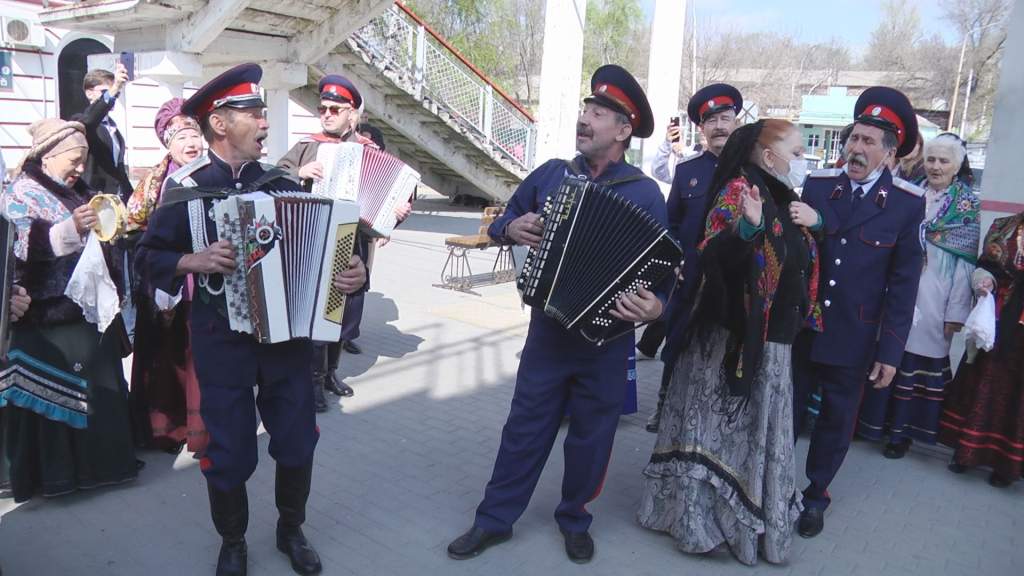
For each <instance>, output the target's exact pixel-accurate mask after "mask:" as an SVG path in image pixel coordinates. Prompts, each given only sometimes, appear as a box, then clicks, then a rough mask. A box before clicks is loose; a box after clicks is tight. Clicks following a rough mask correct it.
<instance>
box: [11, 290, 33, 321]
mask: <svg viewBox="0 0 1024 576" xmlns="http://www.w3.org/2000/svg"><path fill="white" fill-rule="evenodd" d="M31 304H32V298H31V297H30V296H29V295H28V292H26V291H25V289H24V288H22V287H21V286H18V285H17V284H15V285H14V286H12V287H11V322H17V321H18V320H20V319H21V317H22V316H24V315H25V312H28V307H29V305H31Z"/></svg>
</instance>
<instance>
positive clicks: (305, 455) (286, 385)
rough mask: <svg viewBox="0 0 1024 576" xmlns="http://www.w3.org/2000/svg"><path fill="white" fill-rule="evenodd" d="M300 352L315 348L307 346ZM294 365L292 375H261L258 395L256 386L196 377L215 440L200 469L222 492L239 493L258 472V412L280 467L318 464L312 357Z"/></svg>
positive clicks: (201, 409)
mask: <svg viewBox="0 0 1024 576" xmlns="http://www.w3.org/2000/svg"><path fill="white" fill-rule="evenodd" d="M299 349H300V350H311V347H309V346H308V344H307V345H306V346H304V347H301V348H299ZM300 356H301V355H300ZM292 364H293V366H291V369H290V370H289V371H288V374H287V375H282V374H278V375H276V377H275V378H273V379H270V378H265V377H264V375H263V374H260V375H259V376H258V377H257V389H258V390H257V392H256V394H254V393H253V387H252V386H251V385H250V386H238V385H237V384H235V383H234V382H230V381H228V382H226V383H228V384H229V385H223V384H224V383H225V382H222V381H220V380H217V379H212V378H205V379H204V378H203V376H204V375H203V374H202V373H198V374H197V376H198V377H199V388H200V400H199V412H200V414H201V415H202V417H203V423H204V424H205V425H206V430H207V431H208V432H209V435H210V443H209V446H208V447H207V449H206V452H205V454H204V455H203V458H202V460H201V461H200V467H201V468H202V471H203V474H204V475H205V476H206V480H207V482H209V483H210V484H211V485H212V486H214V487H215V488H217V489H218V490H221V491H225V492H226V491H228V490H231V489H232V488H235V487H236V486H238V485H239V484H242V483H244V482H245V481H246V480H248V479H249V477H250V476H252V473H253V471H255V470H256V463H257V446H256V427H257V424H258V422H257V420H256V410H257V409H258V410H259V414H260V418H261V419H262V421H263V426H264V427H265V428H266V429H267V433H268V434H269V436H270V448H269V452H270V456H271V457H272V458H273V459H274V460H275V461H276V462H277V463H278V464H280V465H282V466H286V467H288V468H298V467H301V466H305V465H307V464H309V463H310V461H311V460H312V459H313V450H314V448H316V443H317V439H319V437H320V432H319V429H318V428H317V426H316V413H315V411H314V409H313V387H312V386H311V385H310V382H311V381H312V377H313V376H312V372H311V368H310V358H309V353H308V352H307V353H306V354H305V355H304V356H303V357H302V358H301V361H300V360H299V359H297V361H295V362H293V363H292ZM197 368H198V366H197ZM228 380H230V379H228ZM231 384H234V385H231Z"/></svg>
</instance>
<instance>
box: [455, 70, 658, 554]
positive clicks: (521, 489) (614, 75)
mask: <svg viewBox="0 0 1024 576" xmlns="http://www.w3.org/2000/svg"><path fill="white" fill-rule="evenodd" d="M591 89H592V92H593V93H592V94H591V95H590V96H589V97H587V98H586V99H585V104H584V108H583V110H582V111H581V113H580V117H579V120H578V122H577V127H576V149H577V151H578V152H579V155H578V156H576V157H575V158H574V159H573V160H572V161H571V162H567V161H565V160H557V159H556V160H551V161H549V162H546V163H545V164H543V165H542V166H540V167H539V168H537V169H536V170H534V171H533V172H532V173H531V174H530V175H529V176H527V178H526V179H525V180H524V181H523V183H522V184H521V185H520V186H519V188H518V189H517V190H516V192H515V195H514V196H513V197H512V199H511V201H510V202H509V205H508V208H507V210H506V212H505V214H504V215H503V216H502V217H501V218H499V219H498V220H496V221H495V222H494V223H493V224H492V225H491V227H490V230H489V233H490V235H491V237H492V238H494V239H495V240H496V241H499V242H502V243H505V244H520V245H526V246H530V247H533V248H536V247H537V246H538V245H539V243H540V242H541V234H542V232H543V225H542V222H541V218H540V214H539V213H540V211H541V209H542V207H543V206H544V204H545V200H546V199H547V198H548V196H549V195H552V194H554V192H555V191H556V190H557V189H558V187H559V185H560V184H561V183H562V181H563V179H565V178H566V177H567V176H569V175H574V176H577V177H582V178H587V179H590V180H592V181H594V182H596V183H598V184H602V185H605V186H608V187H610V188H611V189H612V191H613V193H614V194H617V195H620V196H621V197H623V198H625V199H627V200H629V201H630V202H632V203H633V204H635V205H637V206H639V207H640V208H641V209H643V210H646V211H647V212H648V213H649V214H650V215H651V216H652V217H653V218H654V219H655V220H657V221H658V222H659V223H660V224H661V225H663V226H664V225H666V223H667V218H666V214H665V200H664V197H663V196H662V194H661V191H660V189H659V188H658V185H657V184H656V183H655V182H654V181H653V180H651V179H650V178H648V177H646V176H645V175H644V174H643V173H642V172H641V171H640V170H639V169H638V168H636V167H634V166H631V165H630V164H628V163H626V161H625V151H626V149H627V148H628V147H629V142H630V139H631V138H632V137H633V136H637V137H641V138H646V137H648V136H650V135H651V133H652V131H653V129H654V127H653V124H654V121H653V118H652V114H651V109H650V106H649V104H648V103H647V97H646V95H645V94H644V91H643V89H642V88H641V87H640V85H639V84H638V83H637V82H636V80H635V79H634V78H633V76H632V75H630V74H629V72H627V71H626V70H624V69H622V68H620V67H619V66H614V65H609V66H603V67H601V68H600V69H598V70H597V72H595V73H594V76H593V78H592V79H591ZM608 233H609V234H615V233H616V232H615V230H609V231H608ZM666 292H667V290H663V289H662V288H659V289H658V290H656V292H651V291H648V290H645V289H643V288H640V289H639V290H638V293H627V294H625V295H624V296H623V297H621V298H620V299H619V300H618V301H617V304H616V310H615V311H613V313H612V314H613V315H614V316H615V317H616V318H618V319H620V320H625V321H627V322H647V321H651V320H654V319H657V318H658V317H659V316H661V312H662V308H663V306H664V301H665V299H666ZM631 344H632V339H630V338H619V339H617V340H613V341H611V342H609V343H608V344H606V345H604V346H600V347H599V346H595V345H594V344H592V343H590V342H588V341H587V340H586V339H584V338H583V337H582V336H581V335H579V334H578V333H574V332H570V331H568V330H567V329H565V328H563V327H562V325H561V324H559V323H558V322H556V321H555V320H554V319H552V318H549V317H548V316H546V315H545V314H544V311H543V310H540V309H538V308H534V309H533V312H532V315H531V319H530V328H529V333H528V334H527V337H526V345H525V347H524V349H523V352H522V356H521V359H520V363H519V372H518V376H517V379H516V388H515V394H514V396H513V399H512V406H511V410H510V412H509V415H508V420H507V422H506V423H505V427H504V430H503V431H502V436H501V446H500V448H499V449H498V455H497V459H496V461H495V464H494V472H493V475H492V476H491V480H490V482H489V483H488V484H487V488H486V491H485V493H484V499H483V502H481V503H480V506H479V507H478V508H477V511H476V518H475V520H474V522H473V526H472V528H471V529H470V530H469V531H468V532H466V533H465V534H463V535H462V536H460V537H459V538H457V539H456V540H455V541H454V542H452V543H451V544H450V545H449V546H448V555H449V556H450V557H452V558H454V559H457V560H462V559H466V558H472V557H474V556H476V555H478V554H480V553H481V552H483V551H484V550H485V549H486V548H487V547H489V546H491V545H493V544H498V543H500V542H503V541H505V540H507V539H508V538H509V537H511V535H512V525H513V523H515V521H516V520H517V519H518V518H519V516H520V515H521V514H522V513H523V511H524V510H525V509H526V505H527V503H528V502H529V500H530V496H531V495H532V494H533V490H534V488H535V487H536V485H537V481H538V479H539V478H540V474H541V471H542V469H543V467H544V462H545V461H547V458H548V454H549V453H550V452H551V447H552V444H553V443H554V440H555V436H556V435H557V434H558V428H559V425H560V423H561V422H562V417H563V414H565V411H566V408H567V406H569V407H571V410H570V412H571V416H570V422H569V430H568V434H567V435H566V439H565V472H564V476H563V481H562V502H561V503H560V504H559V506H558V508H557V510H556V511H555V519H556V520H557V522H558V525H559V528H560V529H561V531H562V534H563V535H564V537H565V549H566V553H567V555H568V556H569V558H570V559H571V560H572V561H574V562H587V561H589V560H590V559H591V557H592V556H593V554H594V543H593V540H591V538H590V535H589V533H588V530H589V527H590V523H591V519H592V518H591V515H590V513H588V512H587V510H586V508H585V506H586V504H587V503H588V502H590V501H591V500H593V499H594V498H595V497H596V496H597V494H598V493H599V491H600V489H601V484H602V482H603V480H604V474H605V470H606V468H607V465H608V461H609V458H610V457H611V449H612V441H613V439H614V437H615V429H616V426H617V425H618V420H619V413H620V411H621V408H622V400H623V397H624V396H625V386H626V379H625V378H624V377H623V375H624V374H625V373H626V363H627V358H628V356H629V353H630V348H631Z"/></svg>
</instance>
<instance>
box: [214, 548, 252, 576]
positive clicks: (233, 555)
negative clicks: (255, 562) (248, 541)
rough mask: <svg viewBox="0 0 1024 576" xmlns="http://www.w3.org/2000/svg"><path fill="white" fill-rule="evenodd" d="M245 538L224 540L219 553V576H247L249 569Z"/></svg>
mask: <svg viewBox="0 0 1024 576" xmlns="http://www.w3.org/2000/svg"><path fill="white" fill-rule="evenodd" d="M247 556H248V550H247V549H246V546H245V540H238V541H234V542H229V541H227V540H225V541H224V543H223V544H221V545H220V554H219V555H217V576H245V575H246V572H247V570H248V568H247V566H246V565H247V563H248V558H247Z"/></svg>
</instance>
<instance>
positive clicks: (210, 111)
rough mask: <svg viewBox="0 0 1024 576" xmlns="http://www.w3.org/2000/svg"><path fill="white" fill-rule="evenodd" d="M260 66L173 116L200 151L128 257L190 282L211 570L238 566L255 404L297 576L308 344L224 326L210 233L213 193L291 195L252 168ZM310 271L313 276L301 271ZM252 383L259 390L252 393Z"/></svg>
mask: <svg viewBox="0 0 1024 576" xmlns="http://www.w3.org/2000/svg"><path fill="white" fill-rule="evenodd" d="M262 75H263V71H262V69H261V68H260V67H259V66H257V65H256V64H242V65H240V66H237V67H235V68H232V69H230V70H228V71H227V72H224V73H223V74H221V75H220V76H218V77H217V78H214V79H213V80H211V81H210V82H208V83H207V84H206V85H205V86H203V87H202V88H200V89H199V90H197V91H196V93H195V94H194V95H192V97H191V98H189V99H188V100H187V101H186V102H185V103H184V105H183V106H182V112H183V113H185V114H188V115H190V116H193V117H194V118H196V120H197V121H198V122H199V125H200V127H201V128H202V131H203V136H204V137H205V138H206V140H207V142H209V151H208V153H207V154H204V155H202V156H200V157H198V158H197V159H196V160H194V161H192V162H191V163H189V164H188V165H186V166H184V167H182V168H181V169H180V170H178V171H176V172H175V173H173V174H171V176H170V177H169V178H168V180H167V185H166V191H165V192H164V195H163V198H162V199H161V205H160V207H159V208H158V209H157V210H156V211H155V212H154V213H153V215H152V217H151V219H150V223H149V228H148V229H147V230H146V233H145V235H144V236H143V238H142V240H141V241H140V243H139V246H140V248H139V253H138V256H137V263H138V267H139V270H140V271H142V273H143V274H144V277H145V278H146V280H147V282H148V284H149V285H150V286H152V287H153V288H159V289H161V290H163V291H164V292H167V293H168V294H174V293H176V292H178V290H180V288H181V285H182V282H183V280H184V278H185V276H186V275H187V274H192V275H193V277H194V278H195V280H196V294H195V296H194V298H193V301H192V316H191V319H190V326H191V341H192V351H193V353H194V358H195V369H196V376H197V377H198V379H199V388H200V391H201V400H200V413H201V414H202V417H203V422H204V424H205V425H206V429H207V431H208V432H209V436H210V442H209V446H208V447H207V449H206V452H205V453H204V454H203V455H202V459H201V460H200V463H199V467H200V469H201V470H202V472H203V475H204V476H206V484H207V490H208V492H209V497H210V512H211V516H212V517H213V524H214V526H215V527H216V528H217V532H218V533H219V534H220V535H221V537H222V539H223V541H222V544H221V548H220V555H219V557H218V559H217V574H218V575H219V576H233V575H244V574H245V573H246V569H247V568H246V556H247V554H246V544H245V532H246V528H247V527H248V523H249V509H248V496H247V493H246V488H245V483H246V480H248V478H249V477H250V476H251V475H252V473H253V471H254V470H255V469H256V460H257V446H256V426H257V421H256V410H257V408H258V409H259V413H260V416H261V419H262V421H263V426H264V427H265V428H266V429H267V432H268V433H269V435H270V455H271V456H272V457H273V458H274V460H275V461H276V462H277V474H276V486H275V490H274V495H275V501H276V504H277V509H278V512H279V519H278V522H277V548H278V549H279V550H280V551H282V552H284V553H285V554H286V555H287V556H288V558H289V560H290V561H291V565H292V569H293V570H295V572H297V573H299V574H317V573H319V572H320V571H321V564H320V558H319V556H318V555H317V553H316V551H315V550H314V549H313V547H312V546H311V545H310V544H309V542H307V541H306V537H305V536H304V535H303V533H302V528H301V526H302V524H303V522H304V521H305V517H306V500H307V499H308V498H309V492H310V481H311V479H312V473H313V449H314V447H315V446H316V442H317V439H318V438H319V435H320V432H319V430H318V429H317V427H316V415H315V413H314V411H313V387H312V385H311V382H312V378H313V376H312V373H311V368H310V366H311V364H312V360H313V344H312V342H310V341H309V340H305V339H302V340H289V341H286V342H280V343H277V344H261V343H259V342H257V341H256V340H255V339H254V338H253V337H252V336H251V335H249V334H243V333H241V332H235V331H233V330H232V329H231V327H230V324H229V322H228V309H227V303H226V300H225V297H224V274H228V273H230V272H231V271H232V270H233V269H234V268H235V257H234V254H235V252H234V249H233V248H232V246H231V245H230V244H229V243H228V241H227V240H218V239H217V227H216V225H215V223H214V221H213V216H212V214H213V205H214V203H215V202H216V201H217V200H216V199H217V198H218V197H221V195H222V194H225V193H227V194H233V193H244V192H252V191H257V190H264V191H265V190H275V191H301V190H302V187H301V185H300V184H299V182H298V181H296V180H295V179H293V178H291V177H290V176H288V174H287V173H286V172H285V171H284V170H280V169H278V168H275V167H273V166H269V165H265V164H262V163H260V161H259V160H260V157H261V155H262V153H263V141H264V140H265V139H266V137H267V128H268V126H267V120H266V105H265V104H264V103H263V99H262V97H261V96H260V87H259V81H260V79H261V78H262ZM311 273H316V271H311ZM333 281H334V286H335V287H336V288H338V289H339V290H341V291H343V292H345V293H346V294H351V293H353V292H355V291H357V290H359V289H361V288H362V286H363V284H364V283H365V282H366V269H365V267H364V266H363V262H362V261H361V260H360V259H359V257H358V256H353V257H352V259H351V260H350V262H349V268H348V269H346V270H344V271H342V272H340V273H339V274H337V275H336V276H335V277H334V279H333ZM253 386H258V387H259V394H258V396H255V397H254V395H253V390H252V388H253Z"/></svg>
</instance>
